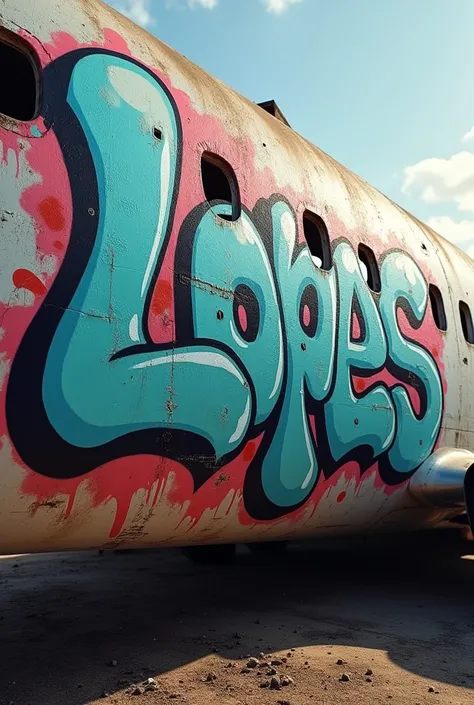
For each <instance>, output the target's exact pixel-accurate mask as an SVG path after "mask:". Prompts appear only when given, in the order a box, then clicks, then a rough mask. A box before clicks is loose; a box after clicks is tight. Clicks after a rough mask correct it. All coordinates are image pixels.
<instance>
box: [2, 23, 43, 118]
mask: <svg viewBox="0 0 474 705" xmlns="http://www.w3.org/2000/svg"><path fill="white" fill-rule="evenodd" d="M19 42H20V40H18V39H17V38H16V36H13V38H12V43H9V42H6V41H5V39H4V37H3V36H0V76H1V77H2V90H1V91H0V113H3V115H6V116H7V117H9V118H13V119H14V120H23V121H26V120H33V119H34V118H35V117H36V113H37V110H38V92H39V86H38V72H37V69H36V66H35V64H34V62H33V58H32V57H31V56H30V54H29V53H28V51H27V50H26V49H25V50H24V51H22V50H21V49H20V48H18V45H19Z"/></svg>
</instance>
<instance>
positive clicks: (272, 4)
mask: <svg viewBox="0 0 474 705" xmlns="http://www.w3.org/2000/svg"><path fill="white" fill-rule="evenodd" d="M302 1H303V0H262V2H263V4H264V5H265V8H266V10H267V12H273V13H275V15H281V13H282V12H285V10H287V9H288V8H289V7H290V5H294V4H295V3H297V2H302Z"/></svg>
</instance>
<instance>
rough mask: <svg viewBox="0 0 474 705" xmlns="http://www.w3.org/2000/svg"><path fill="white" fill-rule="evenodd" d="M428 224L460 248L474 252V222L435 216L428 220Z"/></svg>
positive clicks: (446, 216)
mask: <svg viewBox="0 0 474 705" xmlns="http://www.w3.org/2000/svg"><path fill="white" fill-rule="evenodd" d="M427 224H428V225H429V226H430V228H433V230H436V232H437V233H439V234H440V235H443V237H445V238H446V239H447V240H450V241H451V242H453V243H454V244H455V245H457V246H458V247H463V248H464V249H467V251H468V252H469V250H471V253H470V254H471V256H472V252H474V221H473V220H454V219H453V218H450V217H449V216H448V215H441V216H434V217H432V218H428V221H427Z"/></svg>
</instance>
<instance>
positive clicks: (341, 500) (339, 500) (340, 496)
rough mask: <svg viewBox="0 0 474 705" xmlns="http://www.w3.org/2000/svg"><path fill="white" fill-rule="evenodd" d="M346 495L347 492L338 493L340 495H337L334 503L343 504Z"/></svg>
mask: <svg viewBox="0 0 474 705" xmlns="http://www.w3.org/2000/svg"><path fill="white" fill-rule="evenodd" d="M346 495H347V492H340V493H339V494H338V495H337V500H336V501H337V502H338V503H339V504H340V503H341V502H343V501H344V500H345V498H346Z"/></svg>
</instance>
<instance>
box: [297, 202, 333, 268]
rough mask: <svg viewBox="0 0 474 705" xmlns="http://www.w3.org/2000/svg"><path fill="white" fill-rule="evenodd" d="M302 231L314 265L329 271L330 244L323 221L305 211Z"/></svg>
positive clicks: (314, 214)
mask: <svg viewBox="0 0 474 705" xmlns="http://www.w3.org/2000/svg"><path fill="white" fill-rule="evenodd" d="M303 231H304V236H305V239H306V242H307V244H308V249H309V251H310V253H311V259H312V260H313V263H314V265H315V266H316V267H318V269H325V270H326V271H328V270H329V269H331V264H332V262H331V244H330V242H329V234H328V229H327V227H326V224H325V222H324V220H323V219H322V218H320V217H319V215H316V213H312V212H311V211H308V210H306V211H305V212H304V213H303Z"/></svg>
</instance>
